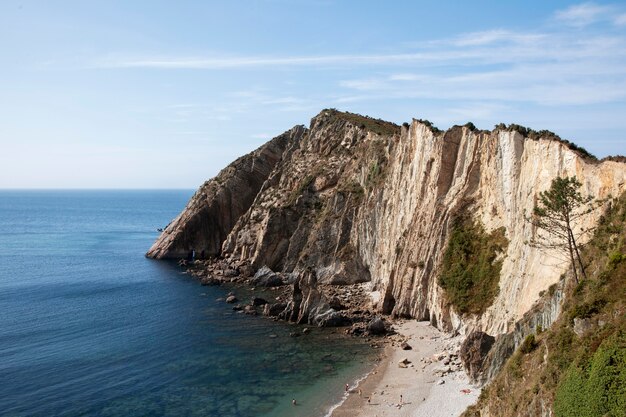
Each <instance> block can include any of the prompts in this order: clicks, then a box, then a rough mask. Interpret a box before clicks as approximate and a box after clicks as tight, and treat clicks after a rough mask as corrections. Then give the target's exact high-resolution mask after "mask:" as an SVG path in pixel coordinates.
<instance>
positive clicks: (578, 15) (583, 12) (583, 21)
mask: <svg viewBox="0 0 626 417" xmlns="http://www.w3.org/2000/svg"><path fill="white" fill-rule="evenodd" d="M612 11H613V8H612V7H610V6H604V5H599V4H595V3H583V4H577V5H574V6H570V7H568V8H567V9H565V10H559V11H557V12H556V15H555V17H556V18H557V19H558V20H561V21H563V22H565V23H567V24H569V25H572V26H577V27H583V26H587V25H590V24H592V23H595V22H596V21H598V20H600V19H602V18H604V17H605V16H606V15H607V14H608V13H610V12H612Z"/></svg>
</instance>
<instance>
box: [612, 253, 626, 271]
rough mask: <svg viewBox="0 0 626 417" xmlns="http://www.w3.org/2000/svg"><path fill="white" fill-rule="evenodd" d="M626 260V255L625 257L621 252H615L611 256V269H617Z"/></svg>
mask: <svg viewBox="0 0 626 417" xmlns="http://www.w3.org/2000/svg"><path fill="white" fill-rule="evenodd" d="M624 260H626V255H624V254H623V253H622V252H620V251H619V250H614V251H613V252H611V253H610V254H609V267H610V268H615V267H617V265H619V264H620V262H622V261H624Z"/></svg>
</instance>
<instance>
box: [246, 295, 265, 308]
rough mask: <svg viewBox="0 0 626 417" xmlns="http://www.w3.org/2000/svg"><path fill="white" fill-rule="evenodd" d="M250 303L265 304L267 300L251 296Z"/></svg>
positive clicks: (255, 304)
mask: <svg viewBox="0 0 626 417" xmlns="http://www.w3.org/2000/svg"><path fill="white" fill-rule="evenodd" d="M250 304H251V305H253V306H263V305H265V304H267V301H266V300H265V299H263V298H260V297H252V299H251V300H250Z"/></svg>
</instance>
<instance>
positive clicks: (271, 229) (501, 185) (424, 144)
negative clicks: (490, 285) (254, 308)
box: [148, 110, 626, 345]
mask: <svg viewBox="0 0 626 417" xmlns="http://www.w3.org/2000/svg"><path fill="white" fill-rule="evenodd" d="M539 133H541V132H539ZM529 136H532V139H531V138H529V137H525V136H523V135H522V134H520V133H519V132H517V131H514V130H507V129H504V128H496V129H495V130H494V131H491V132H489V131H478V130H475V129H474V128H473V126H471V125H468V126H454V127H452V128H451V129H449V130H448V131H446V132H440V131H438V130H436V129H434V128H432V127H431V125H430V124H429V123H427V122H423V121H420V120H413V121H412V123H410V124H408V123H407V124H405V125H403V126H397V125H394V124H392V123H388V122H383V121H380V120H375V119H371V118H367V117H362V116H358V115H354V114H350V113H341V112H338V111H336V110H324V111H322V112H321V113H320V114H319V115H318V116H316V117H315V118H313V119H312V121H311V125H310V128H309V129H305V128H304V127H295V128H293V129H292V130H290V131H288V132H287V133H285V134H283V135H281V136H279V137H278V138H276V139H273V140H272V141H270V142H268V144H266V145H264V146H262V147H261V148H259V149H258V150H256V151H255V152H253V153H251V154H250V155H247V156H246V157H243V158H241V159H240V160H238V161H236V162H235V163H233V164H232V165H231V166H229V167H228V168H226V169H225V170H224V171H222V173H220V174H219V175H218V176H217V177H216V178H215V179H213V180H211V181H209V182H208V183H206V184H205V185H204V186H203V187H201V189H200V190H199V191H198V192H197V193H196V195H194V197H193V198H192V199H191V201H190V203H189V204H188V206H187V208H186V209H185V211H183V213H181V215H180V216H179V217H178V218H177V219H175V220H174V221H173V222H172V223H171V224H170V225H169V226H168V227H167V228H166V230H165V231H164V232H163V235H162V236H161V237H160V238H159V240H158V241H157V242H156V243H155V244H154V246H153V247H152V248H151V249H150V251H149V252H148V256H151V257H155V258H168V257H169V258H172V257H173V258H176V257H184V256H186V253H187V251H189V249H190V248H195V250H196V253H200V252H201V251H205V253H206V254H207V255H219V256H220V257H221V258H222V259H223V261H225V262H227V263H230V264H232V265H234V266H236V267H239V266H241V265H247V266H249V267H251V269H252V270H257V269H259V268H261V267H263V266H267V267H268V268H269V269H270V270H272V271H277V272H280V273H286V274H292V275H294V274H295V275H294V276H298V278H297V279H296V282H295V284H294V293H293V297H292V300H291V302H290V303H289V305H288V306H287V308H286V309H285V310H284V311H283V312H282V313H281V315H282V317H284V318H286V319H289V320H293V321H297V322H307V323H316V324H320V323H323V322H327V321H330V322H338V321H341V320H342V319H341V317H342V316H341V314H340V313H339V312H338V311H337V310H335V309H333V308H331V307H330V304H331V303H332V301H331V300H329V299H328V298H327V297H324V296H323V294H322V293H323V291H321V290H320V288H321V287H324V286H335V285H355V284H357V283H366V284H365V285H367V286H368V289H369V294H370V297H371V306H370V307H371V310H372V311H374V312H378V313H384V314H391V315H394V316H402V317H414V318H418V319H426V320H430V321H431V323H433V324H435V325H436V326H438V327H439V328H441V329H443V330H447V331H451V332H454V333H461V334H470V333H472V332H475V331H478V332H484V333H486V334H488V335H491V336H493V337H496V338H497V336H499V335H506V334H513V333H515V331H516V323H518V322H519V321H520V320H522V319H523V318H524V314H525V313H527V312H528V311H529V310H531V307H532V306H533V305H534V304H535V303H536V302H537V301H538V300H539V298H540V297H539V293H540V292H545V291H546V290H547V289H548V287H550V286H551V285H553V284H555V283H557V282H558V281H559V277H560V276H561V275H562V274H563V273H564V272H565V271H566V269H567V264H566V263H563V262H562V261H561V260H560V259H559V258H558V257H555V256H554V254H552V253H550V252H547V251H545V250H540V249H538V248H536V247H533V246H532V245H529V244H528V242H530V241H531V240H532V238H533V237H534V236H535V234H536V233H537V231H536V229H535V228H534V227H533V226H532V225H531V224H530V223H529V222H527V221H526V220H525V219H526V216H527V215H528V214H529V213H530V212H531V211H532V208H533V206H534V204H535V202H536V200H537V197H538V195H539V193H540V192H541V191H544V190H546V189H548V188H549V186H550V183H551V181H552V179H553V178H555V177H557V176H574V175H575V176H576V177H577V178H578V180H579V181H580V182H581V183H582V184H583V185H582V189H581V192H582V193H583V194H588V195H593V196H596V197H597V198H605V197H607V196H609V195H613V196H617V195H620V194H621V192H623V191H624V190H625V189H626V164H625V163H623V162H620V161H619V160H607V161H602V162H600V161H597V160H595V159H592V158H589V157H588V156H586V155H584V154H581V152H579V151H577V150H576V149H572V148H570V147H569V146H568V145H567V143H564V142H563V141H559V140H555V138H554V137H551V136H550V135H546V136H545V137H544V136H541V134H534V135H529ZM460 215H464V216H469V217H470V218H471V219H473V220H474V221H476V222H478V223H480V224H481V225H482V226H483V227H484V229H485V230H486V231H487V232H491V231H493V230H496V229H500V228H502V229H503V230H504V234H505V236H506V239H507V241H508V246H507V248H506V253H504V254H503V256H502V257H501V258H500V260H501V261H502V267H501V270H500V277H499V291H498V294H497V296H496V297H495V300H494V301H493V303H492V304H491V305H490V306H489V307H488V308H487V309H486V311H485V312H484V313H483V314H481V315H471V314H466V315H462V314H460V313H458V312H457V311H456V310H455V308H454V307H453V306H451V305H450V303H449V302H448V301H447V300H446V296H445V292H444V291H443V290H442V288H441V287H440V286H439V285H438V284H437V278H438V273H439V268H440V266H441V263H442V259H443V254H444V252H445V248H446V245H447V243H448V238H449V235H450V228H451V225H452V224H453V221H454V219H455V218H458V216H460ZM600 215H601V211H597V212H592V213H590V214H589V215H587V216H586V217H585V218H584V219H583V221H582V222H581V224H580V225H578V227H581V228H591V227H592V226H593V225H595V223H596V222H597V220H598V217H599V216H600ZM306 271H308V272H306ZM266 309H267V310H268V311H269V310H270V307H267V308H266ZM275 310H276V309H275ZM325 320H326V321H325ZM552 321H553V320H552ZM517 337H519V335H518V336H517ZM497 344H498V343H497V342H496V345H497Z"/></svg>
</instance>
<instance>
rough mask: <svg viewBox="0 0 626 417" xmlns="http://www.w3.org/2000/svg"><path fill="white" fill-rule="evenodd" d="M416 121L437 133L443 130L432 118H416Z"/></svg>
mask: <svg viewBox="0 0 626 417" xmlns="http://www.w3.org/2000/svg"><path fill="white" fill-rule="evenodd" d="M415 121H416V122H418V123H421V124H423V125H426V126H427V127H428V128H429V129H430V130H431V132H433V133H435V134H437V133H441V132H442V130H441V129H439V128H437V127H435V125H433V123H432V122H431V121H430V120H426V119H415Z"/></svg>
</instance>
